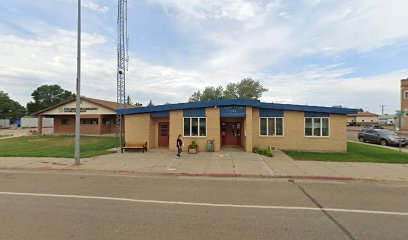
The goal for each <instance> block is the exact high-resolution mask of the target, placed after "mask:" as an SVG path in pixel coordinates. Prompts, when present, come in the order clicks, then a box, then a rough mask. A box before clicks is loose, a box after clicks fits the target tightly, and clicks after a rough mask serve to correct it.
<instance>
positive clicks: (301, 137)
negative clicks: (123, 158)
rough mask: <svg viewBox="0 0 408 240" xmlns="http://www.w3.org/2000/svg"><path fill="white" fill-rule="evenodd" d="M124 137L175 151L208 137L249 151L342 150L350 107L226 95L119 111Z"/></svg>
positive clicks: (202, 143)
mask: <svg viewBox="0 0 408 240" xmlns="http://www.w3.org/2000/svg"><path fill="white" fill-rule="evenodd" d="M118 112H119V113H120V114H122V115H124V117H125V122H126V124H125V141H126V142H127V143H140V142H148V148H149V149H151V148H168V149H169V150H172V151H175V150H176V149H177V148H176V139H177V137H178V135H179V134H181V135H182V136H183V141H184V148H187V146H188V145H189V144H190V143H191V142H192V141H193V140H195V141H196V142H197V143H198V145H199V149H200V151H206V148H207V141H208V140H214V150H215V151H220V149H221V148H222V147H223V146H229V145H235V146H242V148H243V149H244V150H245V151H247V152H250V151H252V148H253V147H255V146H259V147H276V148H278V149H291V150H306V151H333V152H344V151H346V149H347V133H346V115H347V114H351V113H356V112H357V110H355V109H344V108H330V107H315V106H302V105H289V104H274V103H263V102H260V101H259V100H247V99H229V100H216V101H209V102H193V103H180V104H168V105H161V106H153V107H143V108H131V109H122V110H119V111H118Z"/></svg>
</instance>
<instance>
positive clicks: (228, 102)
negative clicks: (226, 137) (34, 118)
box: [117, 99, 358, 115]
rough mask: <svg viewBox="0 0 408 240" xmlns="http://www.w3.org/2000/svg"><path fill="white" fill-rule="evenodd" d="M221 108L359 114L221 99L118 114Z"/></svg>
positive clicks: (344, 110) (334, 109)
mask: <svg viewBox="0 0 408 240" xmlns="http://www.w3.org/2000/svg"><path fill="white" fill-rule="evenodd" d="M215 106H218V107H221V106H251V107H256V108H265V109H279V110H288V111H299V112H319V113H331V114H341V115H346V114H353V113H357V112H358V110H357V109H350V108H334V107H318V106H307V105H293V104H280V103H265V102H261V101H259V100H252V99H221V100H213V101H208V102H188V103H177V104H166V105H158V106H151V107H140V108H128V109H118V111H117V112H118V113H119V114H121V115H132V114H141V113H154V112H162V111H174V110H183V109H193V108H207V107H215Z"/></svg>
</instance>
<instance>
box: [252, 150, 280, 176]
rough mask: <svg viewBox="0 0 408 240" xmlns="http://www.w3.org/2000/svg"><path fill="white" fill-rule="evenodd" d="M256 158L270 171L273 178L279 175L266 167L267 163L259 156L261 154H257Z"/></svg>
mask: <svg viewBox="0 0 408 240" xmlns="http://www.w3.org/2000/svg"><path fill="white" fill-rule="evenodd" d="M256 156H257V157H258V158H259V160H261V162H262V163H263V165H264V166H265V168H266V170H268V171H269V173H270V174H271V175H272V176H275V175H277V173H276V172H275V171H274V172H272V171H271V169H270V168H269V167H268V165H266V163H265V162H264V160H263V159H262V158H261V157H260V156H259V154H256Z"/></svg>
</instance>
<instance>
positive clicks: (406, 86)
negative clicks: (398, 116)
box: [401, 78, 408, 131]
mask: <svg viewBox="0 0 408 240" xmlns="http://www.w3.org/2000/svg"><path fill="white" fill-rule="evenodd" d="M401 110H403V111H405V114H404V116H403V117H402V121H401V124H402V125H401V129H402V130H404V131H408V78H407V79H403V80H401Z"/></svg>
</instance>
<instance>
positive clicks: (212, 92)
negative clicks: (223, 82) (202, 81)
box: [200, 86, 224, 102]
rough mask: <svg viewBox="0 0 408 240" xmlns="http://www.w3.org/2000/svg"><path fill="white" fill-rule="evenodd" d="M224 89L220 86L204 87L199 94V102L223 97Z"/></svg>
mask: <svg viewBox="0 0 408 240" xmlns="http://www.w3.org/2000/svg"><path fill="white" fill-rule="evenodd" d="M223 93H224V89H223V88H222V86H218V87H217V88H215V87H206V88H205V89H204V91H203V93H202V95H201V98H200V102H206V101H211V100H217V99H222V98H223Z"/></svg>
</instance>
